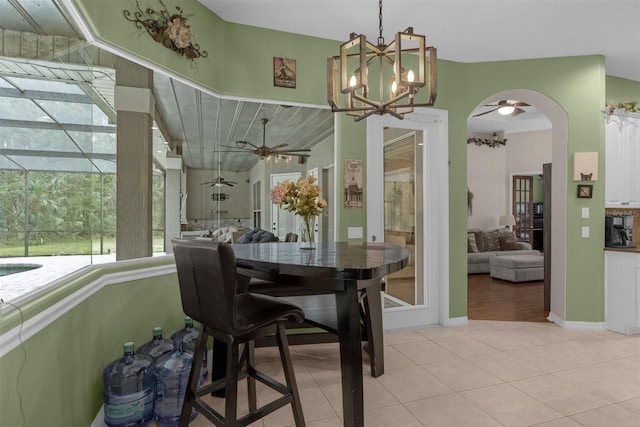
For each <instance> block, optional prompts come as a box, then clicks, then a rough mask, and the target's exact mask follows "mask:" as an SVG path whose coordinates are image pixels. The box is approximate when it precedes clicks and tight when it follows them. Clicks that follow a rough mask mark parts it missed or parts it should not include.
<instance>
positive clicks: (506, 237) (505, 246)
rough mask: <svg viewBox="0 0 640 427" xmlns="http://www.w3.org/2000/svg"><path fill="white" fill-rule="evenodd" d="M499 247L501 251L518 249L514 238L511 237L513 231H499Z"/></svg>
mask: <svg viewBox="0 0 640 427" xmlns="http://www.w3.org/2000/svg"><path fill="white" fill-rule="evenodd" d="M501 234H502V235H501V236H500V247H501V248H502V250H503V251H515V250H517V249H518V244H517V243H516V238H515V237H513V233H501Z"/></svg>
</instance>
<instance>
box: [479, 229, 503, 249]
mask: <svg viewBox="0 0 640 427" xmlns="http://www.w3.org/2000/svg"><path fill="white" fill-rule="evenodd" d="M482 234H483V240H484V250H485V252H490V251H500V250H502V247H500V232H499V231H498V230H490V231H483V232H482Z"/></svg>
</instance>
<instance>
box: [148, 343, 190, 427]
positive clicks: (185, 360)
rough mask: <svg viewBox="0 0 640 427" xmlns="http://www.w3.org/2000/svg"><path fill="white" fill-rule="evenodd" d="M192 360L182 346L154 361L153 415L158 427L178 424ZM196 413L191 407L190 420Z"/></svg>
mask: <svg viewBox="0 0 640 427" xmlns="http://www.w3.org/2000/svg"><path fill="white" fill-rule="evenodd" d="M192 362H193V356H192V355H191V354H190V353H188V352H186V351H183V350H182V347H179V348H178V349H176V350H173V351H172V352H170V353H167V354H165V355H163V356H161V357H160V358H159V359H158V360H157V361H156V363H155V365H154V368H153V372H154V375H155V378H156V397H155V405H154V416H155V419H156V423H157V424H158V426H159V427H174V426H177V425H178V421H179V420H180V413H181V412H182V403H183V402H184V396H185V393H186V390H187V382H188V381H189V373H190V372H191V364H192ZM197 415H198V412H197V411H196V410H195V409H192V410H191V417H190V421H192V420H193V419H194V418H195V417H196V416H197Z"/></svg>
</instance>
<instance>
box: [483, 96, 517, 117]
mask: <svg viewBox="0 0 640 427" xmlns="http://www.w3.org/2000/svg"><path fill="white" fill-rule="evenodd" d="M528 106H529V104H527V103H526V102H521V101H513V100H509V99H505V100H502V101H499V102H498V103H497V104H486V105H485V107H495V108H493V109H491V110H489V111H485V112H483V113H480V114H476V115H474V116H472V117H480V116H484V115H485V114H489V113H493V112H494V111H496V110H498V113H500V114H501V115H503V116H509V115H510V116H513V117H515V116H517V115H518V114H520V113H524V112H525V110H523V109H522V108H519V107H528Z"/></svg>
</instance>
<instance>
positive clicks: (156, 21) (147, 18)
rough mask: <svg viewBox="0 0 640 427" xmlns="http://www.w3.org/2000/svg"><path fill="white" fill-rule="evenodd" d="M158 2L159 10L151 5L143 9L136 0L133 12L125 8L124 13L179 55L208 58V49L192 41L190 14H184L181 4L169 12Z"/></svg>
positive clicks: (191, 58)
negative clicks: (189, 23) (174, 10)
mask: <svg viewBox="0 0 640 427" xmlns="http://www.w3.org/2000/svg"><path fill="white" fill-rule="evenodd" d="M158 2H159V3H160V5H161V6H162V8H160V9H159V10H155V9H152V8H150V7H148V8H146V9H144V10H142V9H141V8H140V5H139V4H138V2H137V1H136V7H135V10H134V11H133V14H132V13H131V12H130V11H128V10H123V11H122V14H123V15H124V17H125V19H127V21H131V22H133V23H134V24H135V25H136V28H138V29H140V30H145V31H146V32H147V33H149V35H150V36H151V38H152V39H153V40H155V41H157V42H158V43H162V45H163V46H165V47H166V48H169V49H171V50H173V51H175V52H177V53H178V54H179V55H182V56H185V57H187V58H188V59H190V60H191V61H193V60H194V59H197V58H206V57H207V56H208V55H209V54H208V53H207V51H206V50H200V45H198V44H197V43H193V41H192V37H191V27H190V26H189V25H188V24H187V17H188V15H187V16H185V15H184V14H183V10H182V8H181V7H180V6H176V13H169V11H168V10H167V7H166V6H165V4H164V3H163V2H162V0H158ZM132 15H133V16H132ZM194 66H195V63H194Z"/></svg>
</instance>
